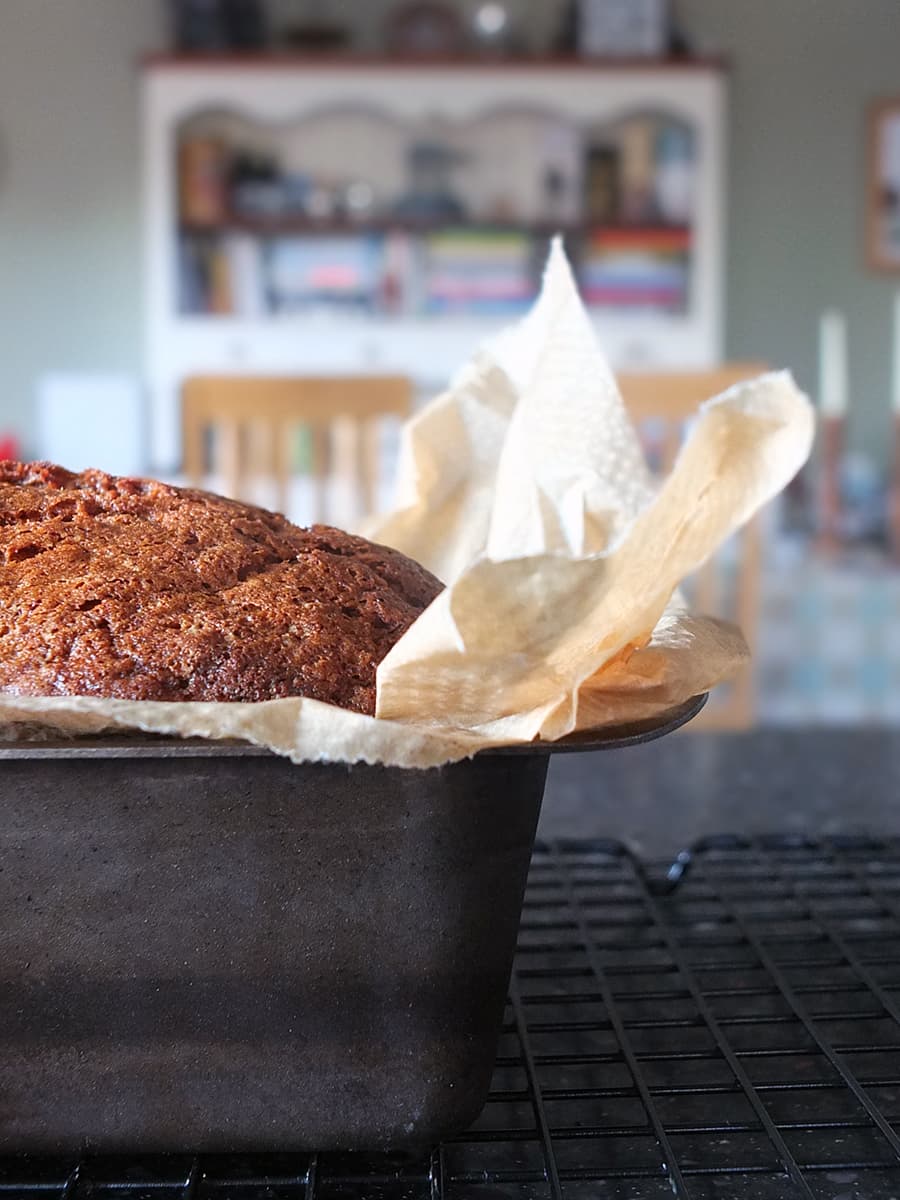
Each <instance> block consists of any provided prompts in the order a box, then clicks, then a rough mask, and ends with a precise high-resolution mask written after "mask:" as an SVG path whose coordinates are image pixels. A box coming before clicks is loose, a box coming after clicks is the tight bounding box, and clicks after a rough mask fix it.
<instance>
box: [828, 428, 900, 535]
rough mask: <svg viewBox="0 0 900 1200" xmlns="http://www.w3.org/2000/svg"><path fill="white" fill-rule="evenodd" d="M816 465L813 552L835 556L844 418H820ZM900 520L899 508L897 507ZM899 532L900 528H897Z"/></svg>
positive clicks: (839, 510) (839, 514) (840, 507)
mask: <svg viewBox="0 0 900 1200" xmlns="http://www.w3.org/2000/svg"><path fill="white" fill-rule="evenodd" d="M819 428H820V430H821V435H820V445H821V455H820V461H819V523H818V524H819V529H818V534H817V537H816V548H817V549H818V550H819V551H820V552H822V553H823V554H836V553H837V551H838V550H839V549H840V546H841V543H842V540H843V539H842V536H841V509H842V504H841V462H842V460H843V457H844V418H843V417H842V416H831V415H823V417H822V419H821V421H820V423H819ZM898 518H900V504H898ZM898 530H900V525H898Z"/></svg>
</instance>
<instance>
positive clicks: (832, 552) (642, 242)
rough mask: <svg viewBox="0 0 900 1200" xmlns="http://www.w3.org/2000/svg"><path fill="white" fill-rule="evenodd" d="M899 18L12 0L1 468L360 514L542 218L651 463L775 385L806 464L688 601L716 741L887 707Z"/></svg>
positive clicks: (523, 256)
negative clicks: (722, 651)
mask: <svg viewBox="0 0 900 1200" xmlns="http://www.w3.org/2000/svg"><path fill="white" fill-rule="evenodd" d="M898 46H900V5H898V4H897V3H896V0H865V3H860V2H859V0H790V2H789V3H781V2H777V3H776V2H775V0H761V2H760V3H757V4H752V5H751V4H747V3H745V2H744V0H671V2H667V0H575V2H565V0H558V2H551V0H465V2H463V0H458V2H454V0H440V2H437V0H434V2H432V0H422V2H412V3H410V2H407V0H368V2H366V3H362V2H359V3H357V2H353V3H351V2H343V3H341V2H325V0H322V2H315V0H268V2H266V0H128V2H127V3H123V0H41V3H39V4H35V3H34V0H3V3H2V7H0V331H2V334H0V346H2V353H0V440H2V446H0V454H2V455H3V456H4V457H19V456H21V457H26V458H31V457H40V458H49V459H52V460H56V461H59V462H62V463H64V464H65V465H67V466H70V467H74V468H81V467H86V466H89V465H91V466H99V467H103V468H105V469H108V470H112V471H115V472H118V473H152V474H156V475H160V476H162V477H165V478H170V479H173V480H177V481H183V480H186V479H192V480H199V481H202V482H204V483H205V484H207V485H209V486H214V487H217V488H220V489H222V490H225V491H228V492H230V493H231V494H235V495H240V496H244V497H246V498H249V499H258V500H260V501H262V502H265V503H269V504H276V505H278V506H279V507H283V508H284V509H285V510H286V511H288V512H289V513H290V515H291V516H293V517H294V518H295V519H298V520H301V521H307V520H311V519H313V518H315V517H320V518H325V519H328V520H332V521H334V522H335V523H339V524H352V523H353V522H354V520H355V519H357V517H358V515H359V513H360V511H361V510H362V509H365V508H368V507H371V506H373V505H378V504H384V503H385V501H386V499H387V497H388V495H389V492H388V481H389V479H390V476H391V471H392V466H393V459H394V456H395V454H396V445H397V429H398V426H399V423H400V421H401V420H402V418H403V416H404V415H406V414H407V413H408V412H409V411H412V410H414V409H415V408H416V406H418V405H420V404H422V403H423V402H424V401H425V400H426V399H427V398H429V397H431V396H433V395H434V394H436V393H437V392H439V391H440V390H441V389H442V388H443V387H444V386H445V385H446V383H447V382H448V380H449V378H450V376H451V375H452V373H453V371H454V369H455V368H457V367H458V366H459V365H460V364H461V363H462V362H463V361H464V360H465V359H466V358H467V357H468V356H469V355H471V353H472V352H473V351H474V350H475V348H476V347H477V346H478V345H479V343H481V342H483V341H484V340H485V339H486V338H489V337H490V336H491V335H492V334H493V333H495V332H496V331H497V330H498V329H500V328H502V327H503V325H504V324H506V323H508V322H509V321H510V320H513V319H515V318H516V317H518V316H519V315H520V314H521V313H522V312H524V311H525V309H526V308H527V307H528V305H529V304H530V303H531V301H532V300H533V298H534V296H535V293H536V289H537V287H538V283H539V279H540V272H541V267H542V264H543V261H544V258H545V256H546V251H547V245H548V240H549V238H550V237H551V236H552V234H553V233H555V232H557V231H558V232H561V233H562V234H563V235H564V237H565V242H566V247H567V250H568V252H569V255H570V258H571V261H572V264H573V267H574V270H575V271H576V274H577V277H578V281H579V285H580V287H581V290H582V294H583V297H584V300H585V303H586V304H587V305H588V307H589V310H590V313H591V315H592V318H593V319H594V322H595V325H596V328H597V332H598V335H599V337H600V340H601V342H602V344H603V346H604V347H605V349H606V350H607V352H608V354H609V355H610V357H611V359H612V361H613V365H614V367H615V368H616V370H617V372H619V373H620V378H621V383H622V389H623V394H624V396H625V399H626V402H627V403H628V404H629V406H630V407H631V408H632V410H633V412H634V415H635V419H636V421H638V423H639V425H640V428H641V432H642V436H643V438H644V441H645V444H646V448H647V453H648V455H649V457H650V459H651V462H653V463H654V464H655V465H656V466H657V467H658V468H659V469H660V470H664V469H665V468H666V466H667V465H668V463H669V462H670V460H671V457H672V455H673V453H674V452H675V450H676V448H677V444H678V441H679V439H680V437H681V435H682V433H683V429H684V426H685V423H686V422H687V421H689V414H690V413H691V412H692V411H693V410H694V409H695V408H696V405H697V404H698V403H699V402H700V401H701V400H702V399H704V398H706V397H708V396H711V395H713V394H716V393H717V392H719V391H721V390H722V389H723V387H725V386H728V385H729V384H731V383H733V382H735V381H737V380H739V379H741V378H745V377H747V376H750V375H752V374H754V373H756V372H757V371H759V370H761V369H763V368H764V367H767V366H772V367H789V368H791V369H792V370H793V372H794V373H795V375H796V377H797V379H798V381H799V383H800V384H801V386H802V387H803V388H804V389H805V390H807V391H808V392H809V393H810V395H811V396H812V397H813V398H814V400H815V402H816V403H817V405H818V406H819V408H820V410H821V415H822V421H821V424H820V432H819V441H818V445H817V447H816V452H815V456H814V459H813V461H812V462H811V464H810V466H809V468H808V470H807V471H806V472H805V473H804V475H803V476H802V477H801V478H800V479H798V480H797V481H796V483H795V484H794V486H793V487H792V489H791V490H790V492H789V493H788V495H786V496H785V497H783V498H782V499H781V500H780V501H779V503H778V504H776V505H774V506H772V508H770V510H769V511H767V512H766V513H765V514H763V516H762V518H761V519H760V520H759V521H758V522H757V523H756V524H755V525H754V526H753V527H752V528H751V529H750V530H749V531H747V532H746V533H745V535H743V536H742V537H741V538H739V539H737V540H736V541H735V543H734V544H733V545H731V546H729V547H727V548H726V549H725V551H724V552H723V553H722V554H721V555H720V556H719V559H718V560H717V561H716V563H715V564H713V566H712V567H711V568H710V569H709V570H708V571H705V572H704V573H703V577H702V578H698V579H697V580H695V581H693V589H694V596H695V600H696V602H697V603H698V604H699V605H700V606H702V607H703V608H705V609H707V610H711V611H715V612H719V613H721V614H723V615H733V616H737V617H738V618H739V619H740V620H741V622H742V624H743V626H744V628H745V630H746V632H747V634H748V636H749V638H750V640H751V641H752V643H753V645H754V648H755V651H756V654H755V661H754V666H753V668H752V670H750V671H748V673H747V674H746V675H745V677H744V678H742V679H741V680H739V681H738V683H737V684H736V685H735V686H734V687H733V688H731V689H730V690H729V691H726V693H725V694H723V696H722V697H719V698H717V700H716V703H715V705H712V706H710V709H709V710H708V712H707V714H706V715H705V717H704V718H703V722H704V723H705V726H706V728H708V729H709V728H718V729H732V730H740V729H746V728H748V727H750V726H753V725H762V726H791V725H794V726H809V725H811V724H833V725H843V726H846V725H848V724H849V725H862V724H896V723H898V722H900V571H898V569H897V559H898V555H900V70H898V62H900V58H898Z"/></svg>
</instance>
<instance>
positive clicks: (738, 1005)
mask: <svg viewBox="0 0 900 1200" xmlns="http://www.w3.org/2000/svg"><path fill="white" fill-rule="evenodd" d="M898 1122H900V840H880V839H879V840H875V839H867V838H845V839H835V840H831V841H828V842H822V841H819V842H813V841H807V840H804V839H797V838H791V837H773V838H763V839H754V840H749V839H743V838H718V839H708V840H706V841H705V842H703V843H701V844H700V845H699V846H697V847H696V848H695V849H694V850H693V851H692V852H690V853H685V854H682V855H679V857H678V858H677V859H676V860H675V862H674V863H673V864H670V865H669V867H668V868H667V869H666V868H665V867H664V868H662V869H659V868H656V869H653V868H651V869H645V868H644V867H643V866H642V865H641V864H640V863H639V862H638V861H637V860H636V859H634V858H633V857H632V856H631V855H630V854H629V853H628V852H627V851H626V850H625V849H624V848H623V847H622V846H620V845H618V844H615V843H598V842H594V843H590V844H586V843H560V844H553V845H548V844H542V845H539V846H538V847H537V849H536V851H535V855H534V859H533V863H532V868H531V874H530V877H529V883H528V890H527V893H526V898H525V908H524V913H523V920H522V927H521V932H520V939H519V949H518V953H517V958H516V964H515V969H514V972H513V977H512V980H511V985H510V994H509V1003H508V1007H507V1012H506V1017H505V1020H504V1026H503V1032H502V1035H501V1039H500V1046H499V1050H498V1056H497V1061H496V1066H495V1071H494V1077H493V1083H492V1089H491V1095H490V1098H489V1100H488V1103H487V1106H486V1107H485V1110H484V1112H483V1113H482V1115H481V1117H480V1118H479V1120H478V1121H477V1122H476V1124H475V1125H474V1126H473V1127H472V1129H470V1130H468V1131H467V1132H466V1133H465V1134H463V1135H462V1136H461V1137H459V1138H457V1139H455V1140H454V1141H451V1142H448V1143H445V1144H444V1145H443V1146H441V1147H439V1148H437V1149H435V1150H434V1151H432V1152H430V1153H429V1154H425V1155H422V1156H419V1157H414V1156H398V1155H393V1156H385V1155H380V1156H365V1157H363V1156H358V1155H336V1154H322V1155H313V1156H302V1155H280V1156H271V1155H270V1156H267V1157H265V1158H258V1159H254V1158H248V1157H224V1156H219V1157H205V1158H193V1159H191V1158H173V1157H169V1158H156V1159H141V1158H139V1157H135V1158H129V1159H128V1160H116V1159H102V1160H101V1159H95V1160H85V1161H82V1162H77V1163H76V1162H62V1161H49V1160H37V1159H22V1158H19V1159H6V1160H0V1198H5V1200H9V1198H10V1197H17V1198H19V1197H20V1198H22V1200H25V1198H26V1197H28V1198H32V1197H37V1196H40V1197H54V1198H56V1197H59V1198H60V1200H86V1198H88V1197H96V1198H98V1200H99V1198H100V1197H103V1198H104V1200H113V1198H118V1197H121V1198H122V1200H151V1198H152V1200H175V1198H176V1197H177V1198H178V1200H225V1198H227V1200H300V1198H301V1197H302V1198H303V1200H463V1198H465V1200H507V1198H511V1200H657V1198H659V1200H661V1198H663V1197H665V1198H666V1200H671V1197H673V1196H675V1197H679V1198H681V1200H686V1198H690V1200H751V1198H752V1200H793V1198H795V1197H805V1198H806V1200H813V1198H814V1200H888V1198H889V1197H894V1198H897V1197H900V1136H898V1132H897V1131H896V1129H895V1124H896V1123H898Z"/></svg>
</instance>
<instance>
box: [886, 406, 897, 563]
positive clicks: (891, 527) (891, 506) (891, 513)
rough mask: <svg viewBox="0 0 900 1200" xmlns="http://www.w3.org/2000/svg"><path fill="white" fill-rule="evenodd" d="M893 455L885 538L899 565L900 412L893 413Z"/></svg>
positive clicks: (891, 553) (893, 557) (892, 556)
mask: <svg viewBox="0 0 900 1200" xmlns="http://www.w3.org/2000/svg"><path fill="white" fill-rule="evenodd" d="M893 426H894V429H893V434H894V436H893V443H894V453H893V458H892V460H891V474H890V479H889V480H888V494H887V537H888V550H889V551H890V555H891V558H892V559H893V560H894V562H896V563H900V412H898V411H897V410H896V409H895V410H894V413H893Z"/></svg>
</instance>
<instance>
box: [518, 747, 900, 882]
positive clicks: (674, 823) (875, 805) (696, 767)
mask: <svg viewBox="0 0 900 1200" xmlns="http://www.w3.org/2000/svg"><path fill="white" fill-rule="evenodd" d="M774 831H779V832H781V831H793V832H802V833H806V834H809V835H812V836H815V835H819V834H834V833H844V832H852V833H858V832H869V833H891V834H897V833H900V729H888V728H885V729H877V730H863V729H835V728H818V729H810V730H758V731H753V732H750V733H734V734H722V733H718V734H716V733H693V732H689V731H685V732H684V733H677V734H673V735H671V736H670V737H667V738H664V739H662V740H661V741H658V742H652V743H649V744H647V745H643V746H635V747H631V748H629V749H626V750H617V751H611V752H609V753H603V754H576V755H559V756H557V757H556V758H554V759H553V760H552V761H551V765H550V774H549V778H548V781H547V791H546V794H545V799H544V807H543V812H542V816H541V823H540V828H539V836H542V837H545V838H546V837H588V838H589V837H609V838H616V839H618V840H620V841H624V842H626V843H627V844H628V845H630V846H631V847H632V848H633V849H635V850H637V851H638V852H639V853H640V854H641V855H643V856H645V857H651V858H656V857H666V856H668V855H670V854H674V853H675V852H677V851H678V850H679V849H681V848H682V847H683V846H686V845H689V844H690V843H691V842H693V841H695V840H696V839H697V838H699V837H703V836H704V835H707V834H712V833H769V832H774Z"/></svg>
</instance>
